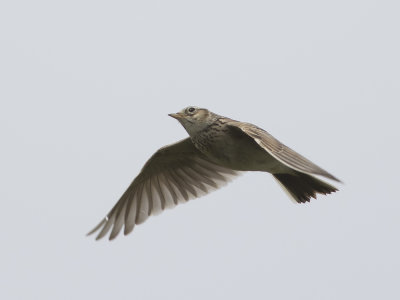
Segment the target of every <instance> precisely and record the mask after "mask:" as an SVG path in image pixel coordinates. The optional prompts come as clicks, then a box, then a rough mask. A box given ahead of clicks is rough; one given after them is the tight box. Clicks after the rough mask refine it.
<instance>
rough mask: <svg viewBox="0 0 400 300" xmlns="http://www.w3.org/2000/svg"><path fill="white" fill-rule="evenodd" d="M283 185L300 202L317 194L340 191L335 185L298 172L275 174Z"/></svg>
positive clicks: (307, 200)
mask: <svg viewBox="0 0 400 300" xmlns="http://www.w3.org/2000/svg"><path fill="white" fill-rule="evenodd" d="M273 176H274V177H275V178H276V179H277V180H278V182H279V183H280V184H281V185H282V187H283V188H284V189H285V190H286V191H287V192H288V193H289V195H290V196H291V197H292V198H293V199H294V200H295V201H296V202H298V203H305V202H309V201H310V199H311V198H314V199H316V197H317V194H323V195H327V194H330V193H334V192H336V191H338V189H337V188H335V187H334V186H332V185H330V184H328V183H326V182H323V181H321V180H319V179H317V178H315V177H313V176H311V175H308V174H304V173H300V172H297V171H296V173H295V174H284V173H282V174H273Z"/></svg>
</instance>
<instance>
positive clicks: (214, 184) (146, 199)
mask: <svg viewBox="0 0 400 300" xmlns="http://www.w3.org/2000/svg"><path fill="white" fill-rule="evenodd" d="M238 174H239V173H238V172H235V171H233V170H230V169H226V168H224V167H221V166H218V165H215V164H214V163H212V162H210V161H208V160H207V158H206V157H205V156H204V155H203V154H202V153H201V152H200V151H198V150H197V149H196V148H195V146H194V145H193V143H192V142H191V140H190V139H189V138H187V139H184V140H182V141H180V142H177V143H175V144H172V145H169V146H165V147H163V148H161V149H159V150H158V151H157V152H156V153H155V154H154V155H153V156H152V157H151V158H150V159H149V160H148V161H147V162H146V164H145V165H144V167H143V168H142V170H141V172H140V173H139V175H138V176H137V177H136V178H135V179H134V180H133V182H132V183H131V185H130V186H129V187H128V189H127V190H126V191H125V193H124V194H123V195H122V196H121V198H120V199H119V200H118V202H117V203H116V204H115V206H114V207H113V208H112V209H111V211H110V212H109V213H108V214H107V216H106V217H105V218H104V219H103V220H102V221H101V222H100V223H99V224H98V225H97V226H96V227H95V228H94V229H93V230H92V231H91V232H89V233H88V235H89V234H92V233H94V232H96V231H98V230H100V232H99V234H98V235H97V237H96V239H101V238H102V237H104V236H105V235H106V234H107V233H108V232H109V230H110V229H112V230H111V234H110V237H109V239H110V240H112V239H114V238H115V237H116V236H117V235H118V233H119V232H120V231H121V229H122V227H123V226H124V234H125V235H126V234H128V233H130V232H131V231H132V230H133V228H134V226H135V224H141V223H143V222H144V221H146V219H147V218H148V217H149V216H150V215H156V214H159V213H160V212H162V211H163V210H164V209H166V208H171V207H175V206H176V205H178V204H179V203H184V202H187V201H188V200H189V199H193V198H197V197H200V196H202V195H204V194H207V193H209V192H211V191H212V190H215V189H218V188H220V187H221V186H223V185H225V184H226V183H227V182H228V181H230V179H232V178H233V177H235V176H237V175H238Z"/></svg>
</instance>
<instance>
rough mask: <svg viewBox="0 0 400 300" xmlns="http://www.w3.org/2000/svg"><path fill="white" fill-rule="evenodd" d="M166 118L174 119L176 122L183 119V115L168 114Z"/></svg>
mask: <svg viewBox="0 0 400 300" xmlns="http://www.w3.org/2000/svg"><path fill="white" fill-rule="evenodd" d="M168 116H170V117H173V118H174V119H177V120H179V119H182V118H183V114H182V113H180V112H178V113H176V114H168Z"/></svg>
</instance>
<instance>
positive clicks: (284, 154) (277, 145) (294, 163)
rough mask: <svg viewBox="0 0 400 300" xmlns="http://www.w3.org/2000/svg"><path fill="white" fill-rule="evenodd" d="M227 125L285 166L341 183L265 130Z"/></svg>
mask: <svg viewBox="0 0 400 300" xmlns="http://www.w3.org/2000/svg"><path fill="white" fill-rule="evenodd" d="M227 125H228V126H229V127H230V128H232V129H233V130H238V129H240V130H241V131H242V132H243V133H245V134H247V135H248V136H250V137H251V138H253V139H254V141H256V142H257V144H259V145H260V146H261V147H262V148H263V149H264V150H266V151H267V152H268V153H269V154H271V155H272V156H273V157H274V158H275V159H277V160H279V161H280V162H281V163H283V164H284V165H286V166H288V167H290V168H292V169H294V170H296V171H299V172H301V173H306V174H310V175H311V174H313V175H321V176H324V177H326V178H329V179H332V180H335V181H338V182H341V181H340V180H339V179H337V178H336V177H335V176H333V175H332V174H330V173H328V172H327V171H325V170H324V169H322V168H320V167H318V166H317V165H316V164H314V163H313V162H311V161H309V160H308V159H307V158H305V157H303V156H301V155H300V154H298V153H297V152H295V151H293V150H292V149H290V148H289V147H287V146H285V145H284V144H282V143H281V142H279V141H278V140H277V139H276V138H274V137H273V136H272V135H270V134H269V133H268V132H266V131H265V130H263V129H261V128H259V127H257V126H255V125H253V124H250V123H243V122H237V121H231V122H228V123H227Z"/></svg>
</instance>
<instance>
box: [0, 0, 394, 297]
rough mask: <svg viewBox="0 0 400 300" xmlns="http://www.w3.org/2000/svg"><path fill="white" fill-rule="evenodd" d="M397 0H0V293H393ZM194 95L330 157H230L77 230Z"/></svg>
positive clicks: (173, 132) (171, 131)
mask: <svg viewBox="0 0 400 300" xmlns="http://www.w3.org/2000/svg"><path fill="white" fill-rule="evenodd" d="M399 11H400V4H399V2H398V1H382V0H379V1H378V0H375V1H369V0H362V1H361V0H360V1H355V0H346V1H342V0H339V1H310V0H306V1H293V0H292V1H289V0H288V1H220V0H213V1H204V0H203V1H196V2H194V1H175V0H171V1H152V0H146V1H87V0H83V1H82V0H80V1H64V3H62V2H61V1H40V0H39V1H2V2H1V4H0V137H1V146H0V153H1V155H0V182H1V188H0V210H1V215H2V216H1V218H0V228H1V246H0V249H1V252H0V253H1V255H0V286H1V288H0V298H1V299H141V300H142V299H144V300H146V299H307V300H309V299H400V287H399V279H400V271H399V270H400V258H399V253H400V240H399V229H400V219H399V213H400V197H399V194H398V190H399V184H400V183H399V171H398V168H399V165H400V164H399V153H400V142H399V138H400V134H399V128H400V122H399V116H398V115H399V99H400V58H399V57H400V56H399V53H400V38H399V36H400V34H399V29H400V18H399ZM188 105H197V106H200V107H206V108H209V109H210V110H212V111H214V112H216V113H219V114H222V115H226V116H229V117H231V118H234V119H238V120H242V121H249V122H251V123H254V124H257V125H258V126H260V127H262V128H264V129H266V130H267V131H269V132H270V133H271V134H273V135H274V136H275V137H277V138H278V139H280V140H281V141H282V142H284V143H285V144H287V145H288V146H290V147H292V148H293V149H295V150H296V151H298V152H300V153H301V154H303V155H304V156H306V157H308V158H310V159H311V160H312V161H314V162H315V163H317V164H319V165H320V166H321V167H323V168H326V169H327V170H328V171H329V172H331V173H332V174H334V175H335V176H337V177H339V178H340V179H342V180H343V181H344V182H345V185H337V186H338V187H339V188H340V192H338V193H336V194H334V195H330V196H327V197H319V199H318V200H315V201H312V203H309V204H306V205H295V204H293V203H292V202H291V201H290V200H289V198H288V197H287V196H286V194H285V193H284V192H283V191H282V190H281V188H280V186H279V185H278V184H277V183H276V182H275V181H274V180H273V178H272V176H270V175H269V174H267V173H248V174H246V175H244V176H242V177H240V178H238V179H237V180H235V181H234V182H233V183H231V184H230V185H229V186H227V187H225V188H223V189H221V190H218V191H216V192H214V193H212V194H209V195H207V196H205V197H203V198H201V199H198V200H194V201H191V202H190V203H187V204H185V205H181V206H178V207H177V208H175V209H174V210H169V211H167V212H164V213H163V214H162V215H160V216H158V217H153V218H150V219H149V220H148V221H147V222H146V223H145V224H143V225H140V226H138V227H137V228H136V229H135V230H134V232H133V233H132V234H131V235H129V236H127V237H124V236H123V235H122V236H119V237H118V238H117V240H116V241H113V242H109V241H108V240H102V241H100V242H95V241H94V239H93V238H92V237H86V236H85V234H86V232H87V231H88V230H90V229H91V228H92V227H93V226H94V225H96V224H97V223H98V222H99V221H100V220H101V218H103V217H104V216H105V214H106V213H107V212H108V210H109V209H110V208H111V207H112V205H113V204H114V203H115V202H116V200H117V199H118V198H119V196H120V195H121V194H122V192H124V190H125V188H126V187H127V186H128V185H129V183H130V182H131V180H132V179H133V178H134V177H135V176H136V175H137V173H138V172H139V171H140V169H141V167H142V166H143V164H144V163H145V161H146V160H147V159H148V158H149V157H150V156H151V155H152V154H153V153H154V151H156V150H157V149H158V148H159V147H161V146H163V145H165V144H169V143H172V142H174V141H177V140H179V139H182V138H184V137H186V132H185V131H184V129H183V127H182V126H181V125H180V124H179V123H178V122H177V121H176V120H174V119H172V118H170V117H168V116H167V114H168V113H171V112H176V111H178V110H180V109H182V108H183V107H186V106H188Z"/></svg>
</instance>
